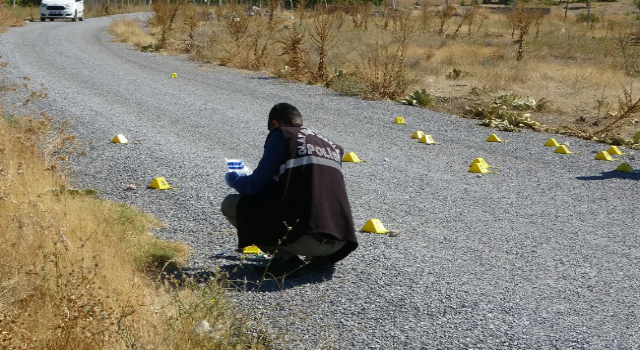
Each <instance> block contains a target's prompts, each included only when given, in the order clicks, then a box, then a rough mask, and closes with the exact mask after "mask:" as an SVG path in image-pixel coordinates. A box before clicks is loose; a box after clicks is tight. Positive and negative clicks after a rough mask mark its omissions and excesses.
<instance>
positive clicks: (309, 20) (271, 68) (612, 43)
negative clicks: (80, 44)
mask: <svg viewBox="0 0 640 350" xmlns="http://www.w3.org/2000/svg"><path fill="white" fill-rule="evenodd" d="M420 4H421V6H418V7H416V6H415V2H408V1H405V2H402V1H401V2H400V6H399V10H398V11H396V10H392V9H390V7H389V6H390V2H383V4H382V5H381V6H380V7H377V8H375V7H373V6H370V5H366V4H365V5H360V4H338V5H334V6H330V7H328V8H326V7H324V5H322V6H318V7H317V8H316V9H315V10H312V9H308V8H301V7H298V8H297V9H295V10H294V11H284V12H283V11H280V12H277V13H276V15H275V17H274V16H273V12H271V11H266V12H265V13H263V15H260V12H258V13H255V14H249V13H246V12H245V9H244V7H242V6H238V5H234V4H229V5H223V6H221V7H214V8H206V7H202V8H200V7H195V8H193V11H194V12H195V13H197V14H199V15H197V16H193V15H192V16H191V17H190V18H188V19H187V20H186V21H185V20H184V19H182V18H181V19H176V20H175V24H174V25H173V26H172V32H171V40H170V41H169V42H167V45H166V47H165V51H166V52H168V53H188V54H189V55H190V57H191V58H192V59H194V60H199V61H205V62H214V63H218V64H223V65H229V66H234V67H238V68H243V69H252V70H262V71H267V72H271V73H273V74H274V75H278V76H281V77H285V78H289V79H294V80H300V81H304V82H308V81H313V82H316V83H318V84H323V85H326V86H329V87H332V88H334V89H337V90H338V91H339V92H341V93H345V94H349V95H359V96H362V97H365V98H382V99H398V98H400V97H403V96H404V95H405V94H406V93H407V92H409V91H414V90H418V89H422V88H424V89H426V90H427V92H428V93H429V94H432V95H434V96H435V97H437V100H439V101H441V102H440V103H437V104H436V106H435V108H437V109H440V110H443V111H445V112H449V113H454V114H459V115H461V114H462V113H463V111H464V109H465V107H467V106H468V105H470V104H472V103H474V100H475V101H476V102H477V101H478V100H479V99H485V100H491V99H493V98H495V97H497V96H499V95H502V94H513V93H515V94H518V95H520V96H523V97H532V98H534V99H536V100H539V99H542V98H545V99H546V100H547V101H548V102H549V103H548V108H546V109H544V110H542V111H539V112H536V113H534V115H533V116H532V118H533V119H534V120H538V121H541V122H543V123H545V124H548V125H549V126H550V128H549V130H552V131H553V130H555V131H556V132H564V133H570V134H575V135H578V136H583V137H587V138H593V137H596V136H597V135H596V134H597V132H598V130H601V129H602V127H603V125H605V124H608V123H609V122H611V120H608V119H607V118H606V115H607V112H612V113H613V112H617V110H618V109H619V104H618V101H622V100H625V90H627V91H631V90H632V85H633V83H634V82H637V77H638V76H639V75H640V54H639V53H640V51H638V50H640V49H638V47H640V46H637V43H638V42H640V29H639V28H640V27H639V26H638V23H637V21H634V13H633V12H632V11H633V9H634V7H633V5H632V4H631V2H630V0H621V1H620V2H618V3H602V4H599V3H594V9H593V10H592V12H591V13H592V14H594V15H596V16H597V19H598V20H597V21H596V22H595V23H593V24H592V25H590V26H587V25H586V24H585V23H583V22H580V21H579V19H580V16H579V15H580V14H581V13H583V14H584V12H585V10H584V9H581V10H580V9H579V10H572V11H570V12H569V13H568V15H567V18H566V20H565V16H564V8H563V7H562V6H553V7H551V13H550V14H549V15H547V16H542V17H539V16H537V15H529V14H528V13H527V12H526V9H524V8H520V9H519V10H518V12H517V13H515V14H512V15H506V14H500V13H493V12H491V11H490V9H488V8H486V7H477V8H472V9H471V10H469V9H468V8H466V9H463V8H461V7H459V6H456V5H451V6H449V7H448V8H445V7H444V5H443V4H442V3H434V2H427V1H423V2H421V3H420ZM597 5H601V6H600V7H597V8H596V6H597ZM529 6H537V7H545V5H543V4H541V3H529ZM607 6H609V7H607ZM271 7H272V8H274V7H273V5H272V6H271ZM613 8H615V11H614V10H613ZM276 9H277V8H276ZM187 13H189V11H182V12H180V13H178V14H177V16H178V17H181V16H186V15H185V14H187ZM583 17H584V16H583ZM523 19H526V21H524V20H523ZM320 20H321V21H322V22H321V21H320ZM183 23H187V24H183ZM150 25H151V27H152V30H154V32H156V35H158V33H159V32H160V27H158V26H155V27H154V23H153V21H150ZM266 28H274V30H273V32H272V33H271V34H270V35H264V33H265V29H266ZM323 40H324V41H326V45H325V44H323V43H322V41H323ZM185 48H187V49H185ZM456 71H457V73H456ZM454 73H456V74H454ZM478 91H481V92H482V93H481V94H478ZM442 101H445V102H442ZM637 119H638V118H637V115H635V114H634V115H630V116H629V117H628V118H626V119H625V120H624V121H621V122H616V125H615V127H614V128H611V129H608V130H607V135H606V136H608V137H614V136H615V137H622V138H626V139H628V138H629V137H630V135H633V134H634V133H635V132H636V131H637V129H638V128H639V126H638V120H637ZM600 136H602V135H600Z"/></svg>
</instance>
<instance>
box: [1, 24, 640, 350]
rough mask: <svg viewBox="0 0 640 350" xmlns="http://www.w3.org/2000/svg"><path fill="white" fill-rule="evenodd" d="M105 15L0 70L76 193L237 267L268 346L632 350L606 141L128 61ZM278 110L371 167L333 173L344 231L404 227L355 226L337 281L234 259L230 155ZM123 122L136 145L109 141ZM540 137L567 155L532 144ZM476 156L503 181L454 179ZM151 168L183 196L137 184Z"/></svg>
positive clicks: (632, 245)
mask: <svg viewBox="0 0 640 350" xmlns="http://www.w3.org/2000/svg"><path fill="white" fill-rule="evenodd" d="M130 16H131V15H130ZM137 16H139V17H141V18H143V19H144V17H145V15H137ZM111 21H112V18H96V19H93V18H92V19H87V20H86V21H84V22H80V23H71V22H57V21H56V22H42V23H39V22H38V23H29V24H28V25H27V26H26V27H24V28H14V29H11V30H10V32H8V33H6V34H2V35H0V54H1V55H4V60H8V61H9V62H10V65H9V66H8V67H7V68H6V69H5V72H4V73H5V75H6V76H8V78H9V79H10V80H18V79H21V78H22V77H23V76H29V77H30V79H31V81H30V83H31V85H32V86H37V85H39V84H40V83H43V84H45V85H46V86H47V87H48V89H49V97H48V98H47V99H46V100H44V101H42V102H41V103H40V104H39V105H38V107H39V108H41V109H43V110H46V111H47V112H48V113H49V114H50V115H52V116H55V117H56V118H58V119H69V120H70V121H71V123H72V126H73V129H74V132H76V133H77V134H78V135H79V138H80V139H81V140H82V142H83V143H84V144H85V145H86V148H87V151H88V154H87V155H86V156H81V157H76V158H74V159H73V160H72V162H73V163H72V164H73V168H74V169H75V177H74V180H75V181H76V182H77V183H78V184H79V186H82V187H83V188H95V189H98V190H99V191H100V192H101V193H102V195H103V196H104V197H106V198H109V199H112V200H115V201H120V202H126V203H131V204H134V205H136V206H139V207H141V208H144V209H145V210H146V211H148V212H150V213H152V214H154V215H156V216H157V217H159V218H160V219H162V220H163V221H164V222H165V223H166V227H165V228H162V229H160V230H158V231H157V234H158V235H159V236H161V237H164V238H169V239H175V240H179V241H183V242H186V243H187V244H189V245H190V246H192V247H193V248H194V256H193V261H192V262H191V266H192V267H193V268H194V269H199V268H212V267H214V266H219V267H221V268H224V269H235V272H233V273H232V276H233V278H237V279H238V280H242V279H246V280H247V281H248V283H247V284H246V286H242V285H241V288H243V289H244V290H245V291H243V292H238V293H234V294H233V298H234V299H235V300H236V301H237V302H238V304H239V305H240V306H241V307H242V308H244V309H246V310H248V311H249V315H250V317H255V319H257V320H259V321H260V322H262V323H263V324H265V325H266V326H268V327H269V328H270V329H272V331H273V334H274V335H275V336H277V338H278V341H277V342H278V343H279V344H281V345H282V347H284V348H287V349H320V348H323V349H326V348H335V349H638V348H640V345H638V344H640V306H639V305H640V304H639V299H640V241H639V237H638V233H639V232H640V229H639V227H640V225H639V223H640V221H639V218H638V213H639V212H640V209H639V203H640V188H639V186H638V185H639V184H640V183H639V180H640V172H638V171H636V172H635V173H623V172H616V171H613V170H614V169H615V168H616V166H617V165H618V164H619V162H607V161H599V160H594V156H595V152H598V151H602V150H605V149H607V146H605V145H602V144H597V143H592V142H587V141H583V140H579V139H572V138H568V137H564V136H559V135H555V136H554V135H549V134H544V133H533V132H522V133H501V132H496V133H497V134H498V136H499V137H501V138H502V139H507V140H508V142H504V143H489V142H485V139H486V138H487V137H488V136H489V135H490V134H491V133H494V132H495V131H493V130H491V129H487V128H483V127H479V126H476V124H475V121H472V120H468V119H463V118H459V117H455V116H449V115H444V114H441V113H436V112H433V111H429V110H426V109H420V108H415V107H409V106H403V105H400V104H397V103H392V102H374V101H363V100H360V99H357V98H351V97H343V96H339V95H337V94H335V93H333V92H331V91H329V90H325V89H323V88H319V87H315V86H308V85H304V84H297V83H289V82H285V81H282V80H279V79H274V78H272V77H269V76H267V75H264V74H256V73H246V72H240V71H236V70H232V69H228V68H225V67H218V66H215V65H202V64H198V63H195V62H190V61H187V60H185V59H184V58H182V57H168V56H162V55H158V54H150V53H142V52H138V51H136V50H134V49H132V48H130V47H128V46H126V45H124V44H120V43H115V42H112V38H111V37H110V36H109V35H108V34H107V33H106V29H107V27H108V26H109V24H110V23H111ZM173 72H175V73H177V75H178V78H177V79H172V78H171V73H173ZM278 102H289V103H292V104H293V105H295V106H297V107H298V108H299V109H300V110H301V112H302V113H303V115H304V116H305V123H306V124H307V125H308V126H310V127H311V128H312V129H316V130H317V131H320V132H321V133H322V134H324V135H325V136H327V137H329V138H330V139H332V140H334V141H335V142H337V143H339V144H341V145H342V146H344V147H345V149H346V150H347V151H353V152H356V154H357V155H358V156H359V157H360V158H361V159H365V160H368V161H369V162H365V163H345V164H344V165H343V168H344V174H345V179H346V183H347V188H348V191H349V196H350V200H351V206H352V208H353V214H354V220H355V223H356V226H357V227H356V229H359V228H360V227H362V225H364V223H365V222H366V221H367V220H368V219H371V218H379V219H380V220H381V222H382V223H383V224H384V226H385V227H386V228H387V229H391V230H400V234H399V235H398V236H397V237H390V236H389V235H377V234H372V233H359V234H358V239H359V241H360V248H359V249H358V250H357V251H356V252H354V253H353V254H352V255H351V256H349V257H348V258H347V259H345V260H343V261H342V262H341V263H339V264H338V265H337V270H336V272H335V273H334V274H333V275H330V274H329V275H327V274H310V275H308V276H305V277H303V278H297V279H288V280H285V281H284V283H275V282H273V281H267V282H264V283H262V284H260V285H257V284H255V282H257V281H258V276H256V275H254V274H252V272H251V271H252V269H251V267H252V266H253V265H254V264H255V263H261V262H264V261H266V260H264V259H261V258H252V257H250V258H248V259H247V261H246V262H244V263H243V264H240V261H239V260H240V259H239V256H238V255H237V254H236V253H234V252H232V250H233V249H234V248H235V242H236V239H235V237H234V236H233V231H231V229H232V227H231V226H230V225H229V224H228V223H227V222H226V221H225V219H224V217H223V216H222V215H221V213H220V210H219V205H220V202H221V201H222V199H223V198H224V196H225V195H227V194H229V193H230V189H229V188H228V187H226V185H225V183H224V180H223V174H224V172H225V167H224V158H225V157H240V158H244V159H245V161H246V162H247V163H248V164H250V165H253V166H255V165H256V164H257V163H258V160H259V159H260V157H261V154H262V146H263V142H264V139H265V136H266V135H267V129H266V115H267V113H268V111H269V109H270V108H271V107H272V106H273V105H274V104H275V103H278ZM399 115H402V116H404V118H405V119H406V121H407V125H396V124H393V123H392V121H393V119H394V117H396V116H399ZM534 118H535V116H534ZM415 130H423V131H424V132H425V133H426V134H430V135H432V136H433V138H434V139H435V141H437V142H439V143H441V145H426V144H420V143H418V142H417V141H416V140H413V139H411V138H410V136H411V134H412V133H413V131H415ZM120 133H122V134H124V135H125V136H126V137H127V138H128V139H129V140H130V141H131V142H130V143H129V144H126V145H121V144H120V145H118V144H112V143H110V141H111V139H112V138H113V136H114V135H116V134H120ZM550 137H555V138H556V139H557V140H558V141H559V142H561V143H565V144H569V149H570V150H572V151H573V152H576V154H567V155H565V154H556V153H554V152H553V151H554V149H553V148H550V147H544V146H543V144H544V143H545V141H546V140H547V139H549V138H550ZM626 151H628V150H626ZM477 157H482V158H484V159H485V160H486V161H487V162H488V163H489V164H490V165H494V166H499V169H495V170H496V171H497V172H498V173H496V174H484V175H478V174H474V173H470V172H468V171H467V170H468V166H469V164H470V163H471V162H472V161H473V159H475V158H477ZM618 158H622V159H625V161H627V162H629V163H630V164H631V165H632V166H633V167H634V168H638V169H640V160H639V159H637V158H633V155H631V156H629V155H627V156H622V157H618ZM159 176H162V177H164V178H165V179H166V180H167V181H168V183H169V184H170V185H171V186H174V187H177V188H178V189H177V190H167V191H157V190H151V189H147V188H146V186H147V185H148V184H149V183H150V182H151V180H152V179H153V178H155V177H159ZM130 184H137V189H136V190H126V187H127V186H128V185H130ZM230 251H231V252H230Z"/></svg>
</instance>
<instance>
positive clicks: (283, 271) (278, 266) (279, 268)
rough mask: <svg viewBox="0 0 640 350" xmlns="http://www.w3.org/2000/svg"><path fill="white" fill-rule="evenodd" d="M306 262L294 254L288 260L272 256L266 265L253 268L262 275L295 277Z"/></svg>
mask: <svg viewBox="0 0 640 350" xmlns="http://www.w3.org/2000/svg"><path fill="white" fill-rule="evenodd" d="M306 265H307V263H306V262H304V261H302V260H300V258H299V257H297V256H294V257H292V258H289V259H288V260H284V259H283V258H280V257H274V258H272V259H271V262H269V265H267V266H256V267H254V268H253V270H254V271H255V272H256V273H257V274H259V275H263V276H273V277H283V276H287V277H296V276H297V275H300V273H301V272H302V269H303V268H304V266H306Z"/></svg>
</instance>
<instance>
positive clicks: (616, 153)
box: [607, 146, 626, 156]
mask: <svg viewBox="0 0 640 350" xmlns="http://www.w3.org/2000/svg"><path fill="white" fill-rule="evenodd" d="M607 153H609V154H611V155H614V156H623V155H625V154H626V153H622V151H620V149H619V148H618V146H611V147H609V149H608V150H607Z"/></svg>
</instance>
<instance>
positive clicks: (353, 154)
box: [342, 152, 362, 163]
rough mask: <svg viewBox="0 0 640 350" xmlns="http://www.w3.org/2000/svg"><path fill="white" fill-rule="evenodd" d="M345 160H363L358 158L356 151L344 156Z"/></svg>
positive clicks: (356, 161) (343, 159)
mask: <svg viewBox="0 0 640 350" xmlns="http://www.w3.org/2000/svg"><path fill="white" fill-rule="evenodd" d="M342 161H343V162H352V163H360V162H362V160H360V158H358V156H357V155H356V153H355V152H349V153H347V154H345V155H344V157H342Z"/></svg>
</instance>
